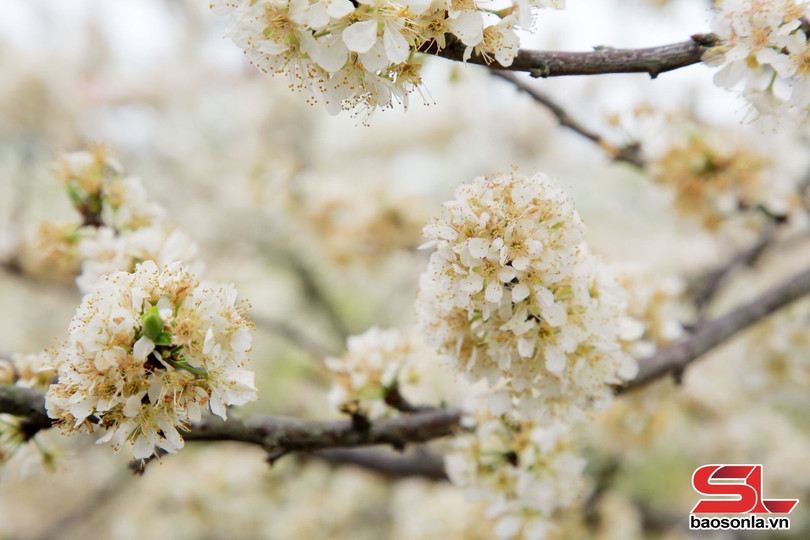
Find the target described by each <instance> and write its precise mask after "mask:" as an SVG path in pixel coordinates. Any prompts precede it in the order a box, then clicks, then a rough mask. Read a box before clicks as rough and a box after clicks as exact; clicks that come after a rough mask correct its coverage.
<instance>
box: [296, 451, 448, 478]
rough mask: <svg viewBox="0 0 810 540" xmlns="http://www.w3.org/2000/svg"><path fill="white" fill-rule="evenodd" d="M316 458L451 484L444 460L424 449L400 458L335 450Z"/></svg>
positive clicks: (388, 453)
mask: <svg viewBox="0 0 810 540" xmlns="http://www.w3.org/2000/svg"><path fill="white" fill-rule="evenodd" d="M312 456H314V457H317V458H318V459H323V460H325V461H327V462H329V463H334V464H338V465H344V464H345V465H356V466H358V467H362V468H363V469H367V470H371V471H375V472H377V473H381V474H384V475H386V476H391V477H393V478H404V477H409V476H418V477H421V478H429V479H432V480H447V475H446V474H445V472H444V462H443V461H442V458H441V457H440V456H437V455H435V454H432V453H430V452H427V451H424V450H422V449H418V450H417V451H415V452H410V453H406V454H405V455H398V454H395V453H393V452H384V451H381V450H370V449H365V448H361V449H344V448H333V449H330V450H319V451H317V452H313V453H312Z"/></svg>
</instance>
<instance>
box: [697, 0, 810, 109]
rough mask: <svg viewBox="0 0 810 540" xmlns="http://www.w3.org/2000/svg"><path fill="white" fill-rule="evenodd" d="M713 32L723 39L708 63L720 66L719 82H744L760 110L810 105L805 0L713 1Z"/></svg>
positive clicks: (808, 10)
mask: <svg viewBox="0 0 810 540" xmlns="http://www.w3.org/2000/svg"><path fill="white" fill-rule="evenodd" d="M715 8H716V17H715V19H714V24H713V31H714V32H715V33H716V34H717V35H718V36H719V37H720V38H721V39H723V44H722V45H721V46H719V47H715V48H712V49H710V50H709V51H708V53H707V54H706V56H705V57H704V62H706V63H707V64H709V65H712V66H722V69H721V70H720V71H718V72H717V74H716V75H715V78H714V80H715V83H716V84H717V85H718V86H722V87H724V88H734V87H737V86H741V87H742V95H743V96H744V97H745V98H746V99H747V100H748V101H749V102H750V103H751V104H752V105H753V106H754V107H755V108H756V110H757V112H759V113H760V114H765V115H770V114H776V113H780V112H783V111H786V110H796V111H799V112H800V113H801V114H802V115H803V116H804V117H805V118H806V117H807V114H808V107H810V44H808V41H807V38H808V33H810V30H809V29H808V28H807V26H806V25H807V17H808V15H810V3H808V2H807V1H805V0H722V1H720V2H715Z"/></svg>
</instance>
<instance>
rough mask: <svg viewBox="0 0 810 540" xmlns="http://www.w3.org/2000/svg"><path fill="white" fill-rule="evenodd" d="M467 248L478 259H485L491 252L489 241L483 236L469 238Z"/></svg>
mask: <svg viewBox="0 0 810 540" xmlns="http://www.w3.org/2000/svg"><path fill="white" fill-rule="evenodd" d="M467 249H469V250H470V255H472V256H473V257H475V258H476V259H483V258H484V257H486V255H487V253H488V252H489V242H487V241H486V240H484V239H483V238H470V239H469V240H467Z"/></svg>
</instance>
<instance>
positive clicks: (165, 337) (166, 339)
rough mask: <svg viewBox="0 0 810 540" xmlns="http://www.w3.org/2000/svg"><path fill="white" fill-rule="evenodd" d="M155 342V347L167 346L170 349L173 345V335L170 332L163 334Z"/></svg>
mask: <svg viewBox="0 0 810 540" xmlns="http://www.w3.org/2000/svg"><path fill="white" fill-rule="evenodd" d="M153 341H154V342H155V345H165V346H167V347H168V346H169V345H171V344H172V335H171V334H170V333H168V332H161V333H160V334H158V337H157V338H156V339H154V340H153Z"/></svg>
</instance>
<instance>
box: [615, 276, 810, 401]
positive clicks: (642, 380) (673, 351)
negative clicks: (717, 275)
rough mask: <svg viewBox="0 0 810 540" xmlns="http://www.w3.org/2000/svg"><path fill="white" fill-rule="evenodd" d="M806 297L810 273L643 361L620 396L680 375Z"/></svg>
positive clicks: (809, 285) (809, 289) (703, 326)
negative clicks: (761, 321)
mask: <svg viewBox="0 0 810 540" xmlns="http://www.w3.org/2000/svg"><path fill="white" fill-rule="evenodd" d="M808 294H810V269H808V270H805V271H804V272H801V273H800V274H798V275H796V276H794V277H792V278H790V279H789V280H787V281H785V282H784V283H782V284H780V285H778V286H776V287H774V288H773V289H771V290H769V291H767V292H765V293H764V294H762V295H761V296H759V297H758V298H756V299H754V300H752V301H750V302H748V303H746V304H743V305H742V306H740V307H738V308H737V309H735V310H733V311H731V312H730V313H727V314H726V315H723V316H721V317H718V318H716V319H713V320H710V321H707V322H705V323H704V324H702V325H701V326H700V328H699V329H698V330H697V331H696V332H695V333H694V334H692V335H690V336H688V337H686V338H684V339H682V340H681V341H678V342H677V343H674V344H672V345H670V346H668V347H666V348H664V349H661V350H660V351H659V352H658V353H656V354H655V355H654V356H652V357H651V358H648V359H646V360H644V361H642V362H641V366H640V372H639V374H638V377H636V378H635V379H634V380H632V381H630V382H629V383H627V384H626V385H624V386H623V387H621V388H619V389H618V390H619V392H624V391H628V390H633V389H636V388H639V387H642V386H644V385H646V384H648V383H650V382H652V381H654V380H656V379H659V378H661V377H664V376H665V375H667V374H670V373H679V372H682V371H683V370H684V369H685V368H686V367H687V366H688V365H689V364H690V363H691V362H692V361H693V360H695V359H697V358H699V357H701V356H702V355H704V354H705V353H707V352H709V351H710V350H712V349H713V348H715V347H717V346H718V345H720V344H722V343H723V342H725V341H726V340H727V339H729V338H730V337H732V336H734V335H735V334H737V333H739V332H741V331H742V330H745V329H746V328H748V327H749V326H751V325H752V324H754V323H756V322H757V321H759V320H761V319H764V318H765V317H767V316H768V315H770V314H771V313H773V312H774V311H776V310H778V309H780V308H782V307H784V306H787V305H788V304H790V303H792V302H794V301H795V300H798V299H799V298H802V297H803V296H806V295H808Z"/></svg>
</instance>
